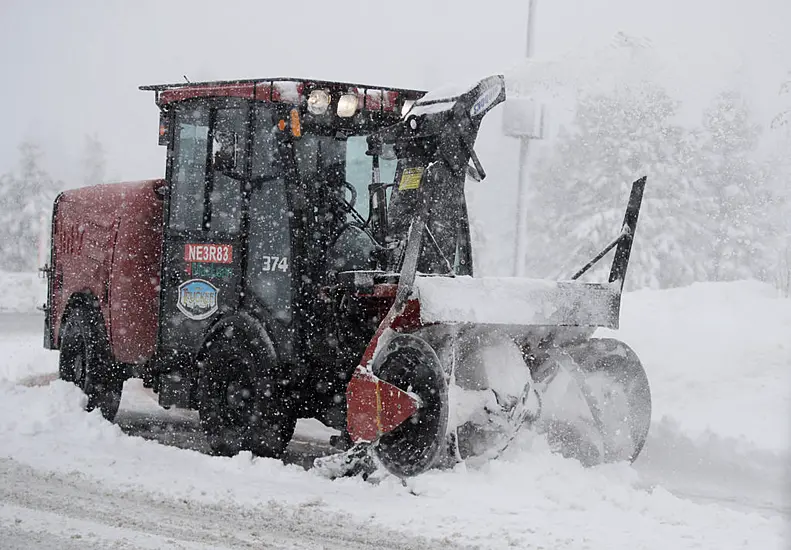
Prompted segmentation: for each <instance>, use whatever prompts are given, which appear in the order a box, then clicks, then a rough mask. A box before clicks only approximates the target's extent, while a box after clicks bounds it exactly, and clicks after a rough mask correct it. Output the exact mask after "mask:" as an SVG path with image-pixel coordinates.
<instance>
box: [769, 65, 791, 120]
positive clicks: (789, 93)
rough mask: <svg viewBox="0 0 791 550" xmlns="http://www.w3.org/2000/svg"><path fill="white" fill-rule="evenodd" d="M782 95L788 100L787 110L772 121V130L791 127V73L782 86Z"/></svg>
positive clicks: (782, 111)
mask: <svg viewBox="0 0 791 550" xmlns="http://www.w3.org/2000/svg"><path fill="white" fill-rule="evenodd" d="M780 95H782V96H783V97H785V98H786V108H785V109H783V110H781V111H780V112H779V113H778V114H777V116H776V117H775V118H774V119H773V120H772V128H781V127H784V128H787V129H788V128H789V126H791V71H789V72H788V78H787V79H786V81H785V82H783V83H782V84H781V85H780Z"/></svg>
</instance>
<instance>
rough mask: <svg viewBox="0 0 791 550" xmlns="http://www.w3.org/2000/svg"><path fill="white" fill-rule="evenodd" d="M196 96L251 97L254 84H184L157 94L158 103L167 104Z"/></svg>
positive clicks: (253, 95)
mask: <svg viewBox="0 0 791 550" xmlns="http://www.w3.org/2000/svg"><path fill="white" fill-rule="evenodd" d="M196 97H241V98H243V99H253V98H254V97H255V84H254V83H252V82H249V83H245V84H217V85H209V86H185V87H184V88H174V89H172V90H163V91H162V92H161V93H160V94H159V104H160V105H167V104H168V103H172V102H174V101H183V100H185V99H193V98H196Z"/></svg>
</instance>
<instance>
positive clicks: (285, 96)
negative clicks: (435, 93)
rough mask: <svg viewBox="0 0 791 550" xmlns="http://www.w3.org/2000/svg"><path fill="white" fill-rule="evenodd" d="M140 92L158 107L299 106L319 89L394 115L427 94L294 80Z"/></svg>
mask: <svg viewBox="0 0 791 550" xmlns="http://www.w3.org/2000/svg"><path fill="white" fill-rule="evenodd" d="M140 89H141V90H144V91H153V92H154V93H155V94H156V102H157V105H159V106H160V107H164V106H165V105H168V104H170V103H174V102H178V101H184V100H186V99H194V98H200V97H239V98H243V99H257V100H260V101H274V102H282V103H292V104H301V103H302V102H303V101H306V100H307V97H308V95H309V94H310V92H311V91H313V90H316V89H322V90H326V91H328V92H329V93H331V94H355V95H357V97H358V100H359V101H360V107H361V108H362V109H365V110H372V111H394V112H396V113H398V112H400V111H401V108H402V107H403V105H404V102H405V101H415V100H417V99H419V98H421V97H423V96H424V95H425V94H426V92H425V91H423V90H411V89H406V88H393V87H388V86H374V85H369V84H355V83H351V82H334V81H328V80H315V79H310V78H294V77H272V78H254V79H249V80H215V81H208V82H180V83H176V84H154V85H149V86H140Z"/></svg>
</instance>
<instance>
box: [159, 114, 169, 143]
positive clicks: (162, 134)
mask: <svg viewBox="0 0 791 550" xmlns="http://www.w3.org/2000/svg"><path fill="white" fill-rule="evenodd" d="M169 137H170V132H168V117H167V116H166V115H165V113H164V112H162V111H160V112H159V145H167V144H168V138H169Z"/></svg>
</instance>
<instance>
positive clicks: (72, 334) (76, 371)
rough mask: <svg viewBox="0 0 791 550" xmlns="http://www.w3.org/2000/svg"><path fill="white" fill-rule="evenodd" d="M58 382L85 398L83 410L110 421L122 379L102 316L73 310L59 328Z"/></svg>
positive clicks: (85, 310)
mask: <svg viewBox="0 0 791 550" xmlns="http://www.w3.org/2000/svg"><path fill="white" fill-rule="evenodd" d="M58 370H59V374H60V378H61V379H62V380H65V381H67V382H72V383H74V384H75V385H76V386H77V387H78V388H80V389H81V390H82V391H83V393H85V395H86V396H87V397H88V402H87V404H86V406H85V410H87V411H92V410H94V409H99V410H100V411H101V413H102V416H104V417H105V418H106V419H107V420H109V421H111V422H112V421H113V419H114V418H115V415H116V413H117V412H118V406H119V405H120V404H121V392H122V390H123V386H124V378H123V376H122V375H121V372H120V370H121V369H120V368H118V366H117V365H115V363H114V362H113V360H112V358H111V354H110V346H109V343H108V341H107V333H106V330H105V328H104V321H103V320H102V317H101V314H99V313H97V312H96V311H95V310H93V309H92V308H87V307H80V306H77V307H75V308H73V309H72V310H71V311H70V312H69V313H68V315H67V317H66V319H65V320H64V321H63V323H62V325H61V328H60V361H59V365H58Z"/></svg>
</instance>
